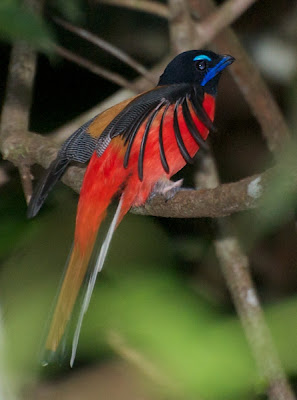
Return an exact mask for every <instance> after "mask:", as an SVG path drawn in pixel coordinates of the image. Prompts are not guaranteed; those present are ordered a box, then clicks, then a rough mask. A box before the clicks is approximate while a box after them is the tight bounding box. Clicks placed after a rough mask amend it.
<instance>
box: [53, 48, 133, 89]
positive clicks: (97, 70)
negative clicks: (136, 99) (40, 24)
mask: <svg viewBox="0 0 297 400" xmlns="http://www.w3.org/2000/svg"><path fill="white" fill-rule="evenodd" d="M54 50H55V52H56V53H57V54H59V56H61V57H63V58H65V59H66V60H69V61H72V62H74V63H76V64H78V65H79V66H81V67H83V68H86V69H87V70H89V71H90V72H93V73H94V74H96V75H99V76H101V77H102V78H105V79H108V80H109V81H110V82H113V83H115V84H116V85H118V86H121V87H124V88H127V89H130V90H133V91H135V87H134V86H133V84H132V83H130V81H128V80H127V79H126V78H124V77H123V76H121V75H119V74H117V73H115V72H111V71H108V70H107V69H105V68H103V67H100V66H99V65H97V64H94V63H92V62H91V61H89V60H87V59H85V58H84V57H81V56H79V55H77V54H75V53H73V52H72V51H69V50H67V49H65V48H64V47H62V46H57V45H55V46H54Z"/></svg>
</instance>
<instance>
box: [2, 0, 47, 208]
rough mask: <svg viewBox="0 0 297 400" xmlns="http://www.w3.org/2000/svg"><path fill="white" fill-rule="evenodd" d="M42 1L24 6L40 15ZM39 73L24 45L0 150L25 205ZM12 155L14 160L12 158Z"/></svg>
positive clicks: (11, 79)
mask: <svg viewBox="0 0 297 400" xmlns="http://www.w3.org/2000/svg"><path fill="white" fill-rule="evenodd" d="M42 5H43V1H37V0H24V6H25V7H27V8H29V9H31V10H32V11H34V12H37V13H41V9H42ZM35 70H36V54H35V51H34V50H33V49H32V48H31V47H30V46H29V45H27V44H25V43H23V42H18V43H16V44H15V45H14V46H13V48H12V51H11V56H10V63H9V68H8V79H7V87H6V96H5V100H4V105H3V109H2V114H1V135H0V148H1V151H2V154H3V157H4V158H9V159H10V160H11V161H13V162H14V164H15V165H17V166H18V168H19V172H20V178H21V182H22V186H23V190H24V194H25V198H26V201H27V202H29V200H30V198H31V194H32V183H31V176H30V171H29V167H28V166H29V165H30V159H29V158H28V153H27V152H26V149H25V148H24V144H23V143H24V141H25V140H26V136H27V132H28V129H29V120H30V109H31V102H32V92H33V82H34V77H35ZM12 154H13V157H12Z"/></svg>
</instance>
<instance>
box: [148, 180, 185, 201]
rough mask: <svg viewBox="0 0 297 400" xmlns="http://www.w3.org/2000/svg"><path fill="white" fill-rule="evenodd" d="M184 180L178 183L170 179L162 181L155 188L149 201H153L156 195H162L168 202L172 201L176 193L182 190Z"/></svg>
mask: <svg viewBox="0 0 297 400" xmlns="http://www.w3.org/2000/svg"><path fill="white" fill-rule="evenodd" d="M183 181H184V180H183V179H180V180H178V181H176V182H173V181H171V180H170V179H160V180H159V181H158V182H157V183H156V184H155V186H154V189H153V191H152V193H151V194H150V196H149V201H150V200H152V199H153V198H154V197H155V196H156V195H158V194H161V195H162V196H164V197H165V199H166V201H168V200H170V199H172V198H173V197H174V196H175V195H176V193H177V192H178V191H179V190H180V189H181V186H182V184H183Z"/></svg>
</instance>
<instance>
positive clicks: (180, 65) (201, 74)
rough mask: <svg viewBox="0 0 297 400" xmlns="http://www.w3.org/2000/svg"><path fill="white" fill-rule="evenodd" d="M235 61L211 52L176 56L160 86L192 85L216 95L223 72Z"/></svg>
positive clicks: (186, 53) (167, 68)
mask: <svg viewBox="0 0 297 400" xmlns="http://www.w3.org/2000/svg"><path fill="white" fill-rule="evenodd" d="M234 60H235V59H234V58H233V57H232V56H229V55H220V54H216V53H214V52H212V51H209V50H190V51H185V52H184V53H181V54H179V55H178V56H176V57H175V58H174V59H173V60H172V61H171V62H170V63H169V64H168V65H167V67H166V68H165V71H164V73H163V74H162V75H161V77H160V80H159V83H158V85H171V84H178V83H190V84H194V85H200V86H201V87H202V88H203V89H204V91H205V92H206V93H209V94H212V95H215V94H216V92H217V86H218V82H219V78H220V76H221V72H222V71H223V70H224V69H225V68H226V67H227V66H228V65H230V64H232V63H233V61H234Z"/></svg>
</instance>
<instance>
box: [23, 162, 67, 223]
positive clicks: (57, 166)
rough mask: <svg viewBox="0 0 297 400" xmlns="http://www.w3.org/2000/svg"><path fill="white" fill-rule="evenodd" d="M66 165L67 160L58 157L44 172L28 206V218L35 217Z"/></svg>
mask: <svg viewBox="0 0 297 400" xmlns="http://www.w3.org/2000/svg"><path fill="white" fill-rule="evenodd" d="M68 164H69V160H67V159H65V158H63V159H61V158H60V157H57V158H56V160H54V161H53V162H52V163H51V165H50V166H49V168H48V169H47V170H46V172H45V174H44V176H43V177H42V178H41V179H40V181H39V182H38V183H37V185H36V187H35V189H34V192H33V195H32V197H31V200H30V203H29V206H28V211H27V217H28V218H33V217H35V216H36V215H37V213H38V212H39V210H40V208H41V207H42V205H43V203H44V202H45V200H46V198H47V196H48V194H49V192H50V191H51V189H52V188H53V187H54V185H55V184H56V183H57V182H58V181H59V180H60V179H61V177H62V175H63V174H64V172H65V170H66V168H67V166H68Z"/></svg>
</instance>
